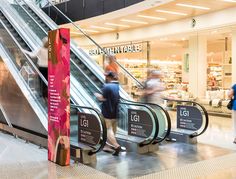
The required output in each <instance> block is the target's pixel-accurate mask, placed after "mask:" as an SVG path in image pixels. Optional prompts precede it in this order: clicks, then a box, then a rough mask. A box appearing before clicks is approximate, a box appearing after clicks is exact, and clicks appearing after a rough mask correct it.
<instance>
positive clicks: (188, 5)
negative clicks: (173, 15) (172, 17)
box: [176, 3, 210, 10]
mask: <svg viewBox="0 0 236 179" xmlns="http://www.w3.org/2000/svg"><path fill="white" fill-rule="evenodd" d="M176 5H177V6H182V7H190V8H194V9H203V10H209V9H210V8H209V7H203V6H195V5H191V4H182V3H178V4H176Z"/></svg>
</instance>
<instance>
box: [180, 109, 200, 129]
mask: <svg viewBox="0 0 236 179" xmlns="http://www.w3.org/2000/svg"><path fill="white" fill-rule="evenodd" d="M201 126H202V113H201V111H199V109H198V108H196V107H194V106H181V105H178V106H177V128H180V129H188V130H192V131H196V130H198V129H200V128H201Z"/></svg>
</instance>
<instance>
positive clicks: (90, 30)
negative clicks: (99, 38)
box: [82, 29, 99, 33]
mask: <svg viewBox="0 0 236 179" xmlns="http://www.w3.org/2000/svg"><path fill="white" fill-rule="evenodd" d="M82 30H83V31H85V32H95V33H98V32H99V31H97V30H92V29H82Z"/></svg>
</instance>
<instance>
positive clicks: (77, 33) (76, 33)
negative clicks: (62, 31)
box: [70, 31, 83, 35]
mask: <svg viewBox="0 0 236 179" xmlns="http://www.w3.org/2000/svg"><path fill="white" fill-rule="evenodd" d="M70 33H71V34H75V35H83V34H82V33H81V32H72V31H71V32H70Z"/></svg>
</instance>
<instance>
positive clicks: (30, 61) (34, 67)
mask: <svg viewBox="0 0 236 179" xmlns="http://www.w3.org/2000/svg"><path fill="white" fill-rule="evenodd" d="M8 22H9V21H8ZM9 23H10V22H9ZM10 24H11V23H10ZM2 25H3V26H4V28H5V29H6V30H7V32H8V34H9V35H10V36H11V38H12V39H13V40H14V42H15V43H16V45H17V46H18V48H19V49H20V50H21V52H22V53H23V54H24V56H25V57H26V59H27V60H28V62H29V63H30V65H31V66H32V67H33V69H34V70H35V71H36V72H37V74H38V75H39V77H40V78H41V79H42V80H43V82H44V83H45V84H46V85H47V86H48V82H47V80H46V79H45V78H44V76H43V75H42V74H41V72H40V71H39V69H38V68H37V67H36V65H35V64H34V62H33V61H32V60H31V59H30V58H29V57H28V56H27V55H26V54H25V52H23V51H22V47H21V46H20V44H19V42H18V41H17V40H16V39H15V37H14V36H13V35H12V34H11V32H10V31H9V29H8V28H7V27H6V26H5V24H4V23H2Z"/></svg>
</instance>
